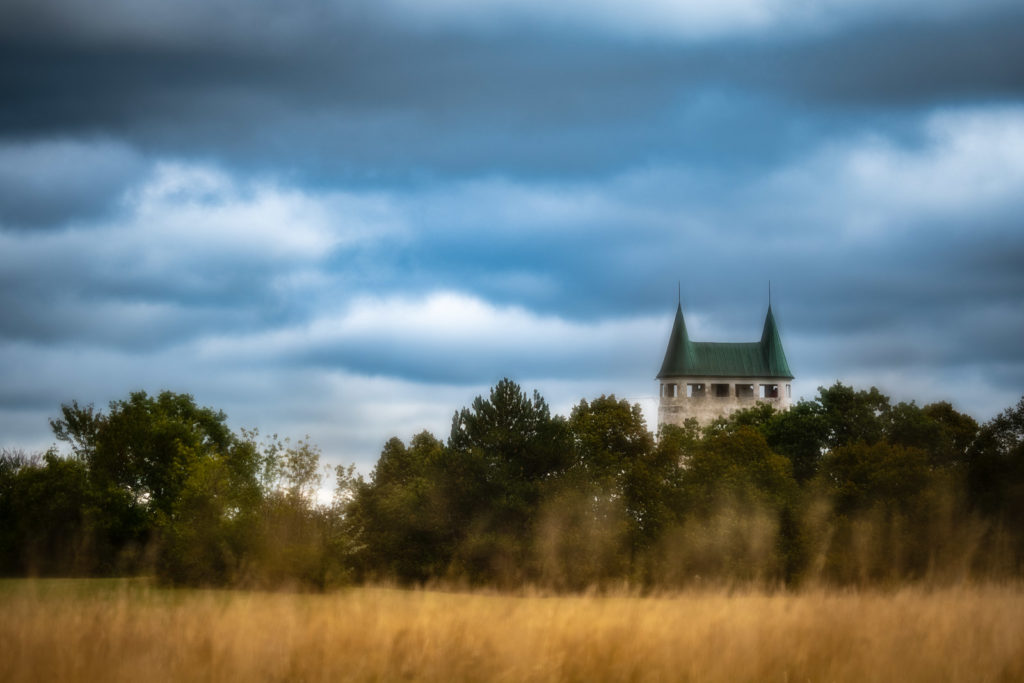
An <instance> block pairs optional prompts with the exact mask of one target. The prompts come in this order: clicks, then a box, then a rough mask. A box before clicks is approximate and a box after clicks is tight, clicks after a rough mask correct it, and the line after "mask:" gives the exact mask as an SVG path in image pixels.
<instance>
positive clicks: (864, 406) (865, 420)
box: [817, 382, 890, 448]
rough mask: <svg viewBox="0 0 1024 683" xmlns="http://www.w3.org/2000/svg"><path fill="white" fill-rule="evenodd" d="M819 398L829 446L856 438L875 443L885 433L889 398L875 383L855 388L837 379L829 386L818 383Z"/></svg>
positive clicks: (835, 446) (855, 439) (851, 441)
mask: <svg viewBox="0 0 1024 683" xmlns="http://www.w3.org/2000/svg"><path fill="white" fill-rule="evenodd" d="M817 400H818V404H819V405H820V406H821V411H822V416H823V417H824V419H825V424H826V425H827V433H826V444H827V446H828V447H829V448H837V447H839V446H843V445H846V444H849V443H855V442H857V441H864V442H865V443H867V444H873V443H875V442H876V441H878V440H879V439H881V438H883V437H884V436H885V420H886V416H887V415H888V413H889V410H890V408H889V398H888V397H887V396H885V395H884V394H882V393H881V392H880V391H878V389H876V388H875V387H871V388H870V389H869V390H867V391H855V390H854V389H853V388H852V387H848V386H845V385H844V384H841V383H839V382H836V383H835V384H833V385H832V386H831V387H829V388H827V389H826V388H825V387H818V399H817Z"/></svg>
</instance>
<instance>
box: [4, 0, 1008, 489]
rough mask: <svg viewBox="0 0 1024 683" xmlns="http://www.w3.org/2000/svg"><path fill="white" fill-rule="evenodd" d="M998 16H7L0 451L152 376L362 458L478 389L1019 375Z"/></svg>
mask: <svg viewBox="0 0 1024 683" xmlns="http://www.w3.org/2000/svg"><path fill="white" fill-rule="evenodd" d="M1021 35H1024V5H1022V4H1021V3H1020V2H1019V0H1006V1H1002V0H972V1H968V0H822V1H819V2H806V0H718V1H716V2H711V1H710V0H633V1H632V2H617V1H615V0H596V1H595V0H587V1H584V0H563V1H562V2H550V1H546V0H545V1H541V0H341V1H338V0H312V1H311V2H306V3H279V2H265V1H262V0H261V1H256V2H253V1H251V0H249V1H243V0H181V1H179V2H174V3H168V2H164V1H163V0H159V1H158V0H5V1H4V2H3V3H0V54H2V56H0V93H2V97H0V446H8V447H12V446H13V447H23V448H26V449H34V448H45V447H46V446H47V445H49V444H50V443H52V437H51V435H50V433H49V429H48V426H47V418H48V417H51V416H53V415H55V414H56V413H57V412H58V411H59V406H60V403H61V402H67V401H70V400H71V399H77V400H78V401H79V402H81V403H95V404H96V405H97V406H104V405H105V404H106V403H107V402H108V401H110V400H113V399H118V398H123V397H125V396H127V394H128V392H129V391H132V390H137V389H145V390H147V391H150V392H157V391H160V390H161V389H171V390H174V391H180V392H189V393H192V394H193V395H194V396H195V397H196V399H197V401H199V402H200V403H202V404H204V405H210V406H213V407H216V408H219V409H222V410H224V411H225V412H226V413H227V414H228V417H229V422H230V423H231V425H232V426H233V427H241V426H247V427H253V426H255V427H259V428H260V429H261V430H262V431H263V432H278V433H280V434H282V435H290V436H292V437H301V436H303V435H306V434H308V435H309V436H310V438H311V439H312V440H313V441H314V442H315V443H318V444H319V445H320V446H321V447H322V448H323V450H324V453H325V455H326V456H327V458H328V459H329V460H330V461H331V462H356V463H358V464H359V465H360V467H361V468H362V469H363V470H364V471H367V470H368V469H369V467H370V466H372V463H373V461H374V460H375V459H376V456H377V454H378V453H379V451H380V448H381V446H382V445H383V443H384V441H385V440H386V439H387V438H389V437H390V436H392V435H397V436H400V437H402V438H408V437H410V436H411V435H412V434H413V433H415V432H417V431H419V430H421V429H423V428H428V429H431V430H432V431H434V432H435V433H436V434H438V435H440V436H442V437H443V436H446V435H447V431H448V428H449V426H450V420H451V416H452V413H453V412H454V411H455V410H456V409H457V408H459V407H461V406H463V405H467V404H468V403H469V402H470V401H471V400H472V398H473V397H474V396H475V395H477V394H479V393H482V392H486V390H487V388H488V387H489V386H490V385H491V384H493V383H494V382H495V381H496V380H498V379H500V378H501V377H503V376H509V377H512V378H513V379H515V380H517V381H518V382H520V383H521V384H523V385H524V387H526V388H527V389H534V388H536V389H538V390H539V391H540V392H541V393H542V394H543V395H544V396H545V397H546V398H547V399H548V401H549V402H550V403H551V404H552V406H553V408H554V409H555V410H556V411H558V412H562V413H565V412H567V411H568V410H569V409H570V407H571V406H572V405H573V404H574V403H575V402H577V401H578V400H579V399H580V398H583V397H588V398H589V397H593V396H596V395H600V394H601V393H615V394H616V395H617V396H621V397H626V398H629V399H630V400H633V401H638V402H640V403H641V404H642V405H643V406H644V407H645V409H646V410H648V411H649V412H648V415H653V410H652V409H653V408H654V405H655V400H654V396H655V394H656V393H657V389H656V385H655V382H654V379H653V378H654V375H655V374H656V372H657V370H658V368H659V366H660V363H661V359H662V355H663V354H664V349H665V344H666V342H667V339H668V333H669V330H670V328H671V323H672V315H673V313H674V309H675V305H676V288H677V282H678V283H681V289H682V294H683V305H684V310H685V312H686V315H687V323H688V326H689V328H690V331H691V336H692V337H693V338H695V339H698V340H710V341H753V340H755V339H757V338H759V336H760V331H761V325H762V323H763V320H764V314H765V310H766V306H767V289H768V281H769V280H771V282H772V291H773V308H774V310H775V312H776V318H777V320H778V322H779V325H780V328H781V331H782V337H783V342H784V344H785V348H786V352H787V355H788V357H789V362H790V365H791V367H792V368H793V370H794V372H795V374H796V375H797V382H796V385H795V391H796V393H797V394H800V395H804V396H807V397H811V396H813V395H814V394H815V393H816V388H817V387H818V386H819V385H822V384H831V383H832V382H834V381H835V380H837V379H838V380H842V381H844V382H846V383H850V384H853V385H855V386H858V387H863V388H866V387H868V386H871V385H877V386H878V387H879V388H881V389H882V390H883V391H885V392H887V393H889V394H890V395H892V396H894V397H895V398H897V399H901V400H910V399H917V400H918V402H921V403H926V402H931V401H935V400H950V401H952V402H953V403H954V405H956V406H957V407H958V408H960V409H961V410H964V411H966V412H968V413H970V414H972V415H974V416H975V417H977V418H979V419H987V418H989V417H991V416H992V415H994V414H995V413H996V412H998V411H999V410H1001V409H1003V408H1005V407H1007V406H1009V405H1011V404H1013V403H1015V402H1016V401H1017V400H1018V399H1019V398H1020V396H1021V394H1022V393H1024V344H1022V340H1024V40H1021Z"/></svg>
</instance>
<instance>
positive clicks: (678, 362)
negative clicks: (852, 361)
mask: <svg viewBox="0 0 1024 683" xmlns="http://www.w3.org/2000/svg"><path fill="white" fill-rule="evenodd" d="M657 379H658V382H659V384H660V392H659V396H660V400H659V404H658V425H659V426H660V425H663V424H674V425H680V426H682V424H683V423H684V422H685V421H686V420H687V419H688V418H691V417H693V418H696V419H697V421H698V422H699V423H700V424H701V426H705V425H707V424H710V423H711V422H712V421H713V420H714V419H715V418H717V417H725V416H727V415H729V414H730V413H733V412H735V411H737V410H740V409H742V408H749V407H751V406H753V405H755V404H757V403H759V402H766V403H770V404H772V405H773V406H774V407H775V409H776V410H788V409H789V406H790V404H791V403H792V396H793V384H792V383H793V373H792V372H790V369H789V363H788V362H787V361H786V353H785V351H783V350H782V338H781V337H780V336H779V329H778V327H777V326H776V324H775V316H774V315H773V314H772V307H771V304H768V315H767V316H765V320H764V330H763V331H762V333H761V340H760V341H756V342H749V343H721V342H695V341H691V340H690V337H689V335H688V334H687V332H686V321H685V320H684V319H683V307H682V303H681V302H680V304H679V306H678V307H677V308H676V318H675V322H673V323H672V333H671V335H670V336H669V340H668V348H667V349H666V350H665V360H664V361H663V362H662V364H661V371H660V372H659V373H658V378H657Z"/></svg>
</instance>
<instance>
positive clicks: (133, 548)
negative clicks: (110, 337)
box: [50, 391, 235, 572]
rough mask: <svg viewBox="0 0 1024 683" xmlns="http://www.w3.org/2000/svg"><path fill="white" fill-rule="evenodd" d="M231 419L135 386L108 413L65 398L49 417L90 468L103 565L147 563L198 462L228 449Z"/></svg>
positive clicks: (184, 398)
mask: <svg viewBox="0 0 1024 683" xmlns="http://www.w3.org/2000/svg"><path fill="white" fill-rule="evenodd" d="M225 422H226V417H225V416H224V414H223V413H222V412H219V411H214V410H212V409H210V408H201V407H199V406H197V405H196V404H195V401H194V400H193V398H192V397H191V396H190V395H188V394H176V393H173V392H169V391H165V392H162V393H161V394H159V395H158V396H156V397H151V396H149V395H147V394H146V393H145V392H142V391H140V392H134V393H132V394H130V396H129V398H128V399H127V400H121V401H113V402H111V403H110V406H109V411H108V412H107V413H106V414H103V413H99V412H96V411H94V410H93V408H92V406H86V407H84V408H83V407H81V406H79V405H78V404H77V402H72V403H71V404H66V405H62V406H61V417H60V418H58V419H55V420H51V423H50V424H51V426H52V428H53V432H54V435H55V436H56V437H57V438H58V439H59V440H62V441H66V442H68V443H69V444H70V445H71V447H72V451H73V452H74V454H75V456H76V457H77V458H78V459H79V460H80V461H81V462H83V463H84V465H85V468H86V470H87V472H88V489H89V499H88V502H87V504H86V506H85V517H86V520H87V522H86V523H87V525H88V527H89V529H90V532H91V534H92V539H93V544H94V547H95V550H96V553H97V562H98V563H99V566H100V570H101V571H105V572H112V571H125V570H127V571H132V570H134V569H138V568H141V565H140V564H139V563H140V562H142V561H143V558H144V550H145V549H146V548H147V547H148V546H150V545H152V544H153V543H154V542H156V540H157V539H156V532H157V530H158V529H159V528H168V526H169V525H173V523H174V517H175V514H176V506H177V504H178V501H179V499H180V498H181V495H182V493H183V491H184V490H185V487H186V484H187V482H188V481H189V478H190V476H192V472H193V469H194V468H195V466H196V463H198V462H201V461H203V460H205V459H209V458H215V457H220V456H223V455H225V454H227V453H228V452H229V451H230V448H231V446H232V444H233V443H234V440H235V437H234V435H233V434H232V433H231V431H230V430H229V429H228V427H227V425H226V424H225Z"/></svg>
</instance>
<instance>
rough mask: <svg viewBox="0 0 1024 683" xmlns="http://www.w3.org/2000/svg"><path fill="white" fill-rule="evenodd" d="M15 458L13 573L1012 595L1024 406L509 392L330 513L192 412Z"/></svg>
mask: <svg viewBox="0 0 1024 683" xmlns="http://www.w3.org/2000/svg"><path fill="white" fill-rule="evenodd" d="M51 427H52V429H53V433H54V436H55V438H56V439H58V440H59V441H61V442H64V443H66V444H67V447H68V449H69V450H70V453H69V454H66V455H62V454H60V453H59V452H58V451H57V449H56V448H52V449H50V450H49V451H47V452H46V453H44V454H38V455H26V454H24V453H22V452H19V451H12V450H7V451H3V452H2V453H0V572H3V573H5V574H7V575H26V574H27V575H82V576H93V575H131V574H155V575H156V576H157V577H158V578H159V579H161V580H162V581H164V582H166V583H169V584H181V585H243V586H244V585H248V586H280V585H297V586H306V587H313V588H322V587H326V586H332V585H339V584H345V583H350V582H363V581H392V582H397V583H400V584H424V583H430V582H445V583H458V584H465V585H492V586H501V587H510V586H519V585H524V584H530V585H540V586H545V587H550V588H554V589H559V590H578V589H582V588H586V587H588V586H594V585H598V586H600V585H611V584H616V585H618V584H622V583H624V582H625V583H628V584H630V585H638V586H649V587H674V586H683V585H691V584H693V583H700V582H732V581H741V582H747V581H757V582H765V583H770V584H774V585H783V584H784V585H798V584H801V583H805V582H827V583H836V584H850V583H874V582H893V581H905V580H919V579H929V578H932V579H939V580H943V579H948V580H961V579H966V578H977V577H994V578H1000V577H1002V578H1005V577H1011V576H1014V577H1016V576H1020V574H1021V570H1022V569H1024V527H1022V525H1021V520H1024V398H1022V399H1021V401H1020V402H1019V403H1018V404H1017V405H1016V406H1014V407H1011V408H1009V409H1007V410H1006V411H1004V412H1003V413H1001V414H1000V415H998V416H996V417H995V418H993V419H992V420H990V421H988V422H986V423H985V424H983V425H979V424H978V423H977V422H976V421H975V420H974V419H972V418H971V417H970V416H968V415H965V414H963V413H960V412H958V411H956V410H955V409H954V408H953V407H952V406H951V405H950V404H948V403H933V404H930V405H926V406H923V407H921V406H918V405H917V404H916V403H913V402H911V403H895V404H894V403H892V401H891V400H890V399H889V398H888V397H886V396H885V395H883V394H881V393H880V392H879V391H878V390H877V389H875V388H871V389H870V390H867V391H864V390H855V389H854V388H852V387H848V386H845V385H843V384H840V383H837V384H835V385H833V386H831V387H827V388H824V387H823V388H819V391H818V395H817V396H816V397H815V398H814V399H813V400H810V401H800V402H798V403H797V404H796V405H794V406H793V407H792V408H791V409H790V410H789V411H786V412H777V411H774V410H773V408H772V407H771V406H770V405H768V404H757V405H755V406H754V407H752V408H750V409H747V410H744V411H741V412H738V413H735V414H733V415H732V416H730V417H728V418H723V419H719V420H716V421H715V422H714V423H712V424H711V425H709V426H707V427H705V428H700V427H699V426H698V425H697V423H696V421H690V422H688V423H687V424H686V425H685V426H684V427H675V426H663V427H662V428H661V429H660V431H659V433H658V434H657V435H655V434H654V433H652V432H651V431H650V430H649V429H648V426H647V424H646V423H645V421H644V418H643V415H642V414H641V411H640V407H639V406H638V405H630V404H629V403H628V402H627V401H625V400H619V399H616V398H615V397H614V396H601V397H599V398H597V399H594V400H592V401H587V400H581V401H580V402H579V403H578V404H577V405H576V406H574V407H573V409H572V411H571V413H570V414H569V415H568V416H567V417H564V416H560V415H553V414H552V413H551V410H550V408H549V407H548V405H547V403H546V402H545V401H544V399H543V398H542V397H541V396H540V395H539V394H537V393H536V392H534V393H533V395H532V396H530V395H527V394H526V392H524V391H523V390H522V389H521V387H519V386H518V385H517V384H516V383H514V382H512V381H510V380H507V379H506V380H502V381H501V382H499V383H498V384H496V385H495V386H494V387H493V388H492V389H491V390H490V392H489V395H488V396H486V397H484V396H478V397H477V398H476V399H475V400H474V401H473V403H472V404H471V405H470V406H468V407H465V408H462V409H461V410H459V411H457V412H456V413H455V415H454V417H453V421H452V428H451V431H450V434H449V435H448V438H447V439H446V440H444V441H442V440H441V439H439V438H437V437H436V436H434V435H432V434H430V433H428V432H422V433H420V434H417V435H416V436H414V437H413V438H412V439H411V440H410V441H409V442H408V443H406V442H403V441H402V440H401V439H398V438H392V439H390V440H389V441H388V442H387V443H386V444H385V446H384V448H383V450H382V452H381V455H380V458H379V460H378V461H377V463H376V466H375V467H374V469H373V471H372V473H370V475H369V476H368V477H367V478H363V477H362V476H357V475H356V474H355V473H354V470H353V468H351V467H348V468H346V467H337V468H335V469H334V470H333V471H330V474H331V475H333V477H334V479H335V482H334V483H335V493H334V499H333V501H332V502H330V503H325V502H322V501H320V500H319V499H318V495H317V493H318V491H319V490H320V489H321V487H322V484H323V476H324V473H325V469H324V468H322V467H321V464H320V451H319V449H318V448H317V447H316V446H315V445H313V444H311V443H310V442H309V441H308V439H307V440H304V441H298V442H295V443H292V442H289V441H288V440H282V439H279V438H277V437H276V436H271V437H269V438H263V437H261V436H260V434H259V433H258V432H256V431H255V430H240V431H238V432H233V431H231V430H230V429H229V428H228V427H227V425H226V417H225V415H224V414H223V413H222V412H219V411H215V410H213V409H211V408H206V407H200V406H197V405H196V403H195V401H194V400H193V398H192V397H191V396H189V395H187V394H176V393H172V392H163V393H161V394H159V395H158V396H149V395H147V394H146V393H144V392H138V393H133V394H131V395H130V396H129V397H128V398H127V399H124V400H120V401H114V402H112V403H111V404H110V405H109V408H108V410H107V411H106V412H105V413H104V412H101V411H96V410H94V408H93V407H92V406H80V405H79V404H78V403H76V402H72V403H70V404H66V405H63V406H61V415H60V417H58V418H55V419H53V420H51Z"/></svg>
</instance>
